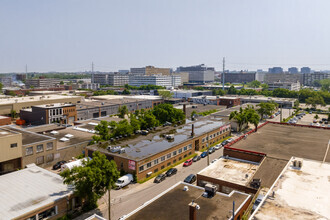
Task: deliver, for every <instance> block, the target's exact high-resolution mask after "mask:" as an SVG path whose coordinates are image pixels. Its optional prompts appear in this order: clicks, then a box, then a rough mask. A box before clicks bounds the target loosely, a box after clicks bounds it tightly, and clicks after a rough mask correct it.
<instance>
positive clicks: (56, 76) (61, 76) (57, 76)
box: [33, 73, 91, 79]
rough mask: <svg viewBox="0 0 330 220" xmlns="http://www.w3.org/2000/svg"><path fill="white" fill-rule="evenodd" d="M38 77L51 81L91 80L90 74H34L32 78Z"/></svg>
mask: <svg viewBox="0 0 330 220" xmlns="http://www.w3.org/2000/svg"><path fill="white" fill-rule="evenodd" d="M40 76H42V77H45V78H53V79H88V78H91V75H90V74H76V73H42V74H35V75H34V76H33V77H37V78H39V77H40Z"/></svg>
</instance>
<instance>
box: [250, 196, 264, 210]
mask: <svg viewBox="0 0 330 220" xmlns="http://www.w3.org/2000/svg"><path fill="white" fill-rule="evenodd" d="M263 198H264V196H263V195H258V197H257V199H256V201H255V202H254V204H253V207H252V210H253V211H254V210H256V209H257V207H258V205H259V204H260V202H261V201H262V199H263Z"/></svg>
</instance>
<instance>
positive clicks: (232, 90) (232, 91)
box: [228, 85, 237, 95]
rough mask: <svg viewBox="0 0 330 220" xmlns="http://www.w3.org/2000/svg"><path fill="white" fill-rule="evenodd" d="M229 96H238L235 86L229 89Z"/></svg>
mask: <svg viewBox="0 0 330 220" xmlns="http://www.w3.org/2000/svg"><path fill="white" fill-rule="evenodd" d="M228 94H233V95H235V94H237V89H236V88H235V87H234V86H233V85H231V86H230V87H229V89H228Z"/></svg>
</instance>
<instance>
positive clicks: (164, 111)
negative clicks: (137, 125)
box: [152, 104, 185, 124]
mask: <svg viewBox="0 0 330 220" xmlns="http://www.w3.org/2000/svg"><path fill="white" fill-rule="evenodd" d="M152 113H153V115H154V116H155V117H156V118H157V119H158V120H159V122H160V123H161V124H163V123H165V122H167V121H168V122H172V123H175V122H178V121H182V120H184V119H185V115H184V112H183V111H182V110H180V109H176V108H174V107H173V105H171V104H160V105H157V106H156V107H155V108H154V109H153V112H152Z"/></svg>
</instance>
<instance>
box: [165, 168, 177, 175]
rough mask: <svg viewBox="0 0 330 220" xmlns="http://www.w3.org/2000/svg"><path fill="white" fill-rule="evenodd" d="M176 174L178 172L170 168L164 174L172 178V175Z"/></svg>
mask: <svg viewBox="0 0 330 220" xmlns="http://www.w3.org/2000/svg"><path fill="white" fill-rule="evenodd" d="M177 172H178V169H176V168H171V169H169V170H168V171H167V172H166V173H165V174H166V176H172V175H174V174H176V173H177Z"/></svg>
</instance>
